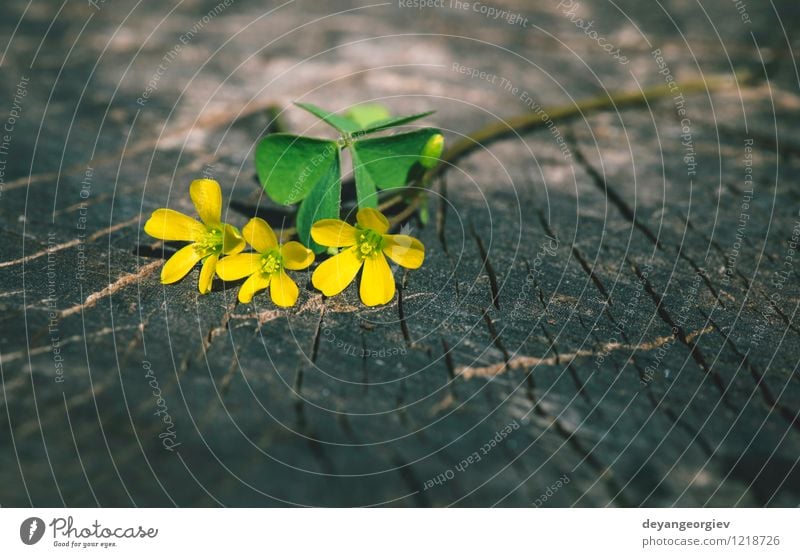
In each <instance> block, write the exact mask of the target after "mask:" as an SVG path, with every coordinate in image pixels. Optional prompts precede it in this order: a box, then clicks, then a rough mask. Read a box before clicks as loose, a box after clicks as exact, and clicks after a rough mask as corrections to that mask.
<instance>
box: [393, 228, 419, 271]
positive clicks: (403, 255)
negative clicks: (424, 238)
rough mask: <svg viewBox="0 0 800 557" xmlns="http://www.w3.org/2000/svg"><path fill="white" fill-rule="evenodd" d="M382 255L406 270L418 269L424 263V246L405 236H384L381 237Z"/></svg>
mask: <svg viewBox="0 0 800 557" xmlns="http://www.w3.org/2000/svg"><path fill="white" fill-rule="evenodd" d="M383 253H385V254H386V256H387V257H388V258H389V259H391V260H392V261H394V262H395V263H397V264H398V265H401V266H403V267H406V268H407V269H419V268H420V267H421V266H422V262H423V261H425V246H423V245H422V242H420V241H419V240H417V239H416V238H412V237H411V236H406V235H405V234H386V235H385V236H384V237H383Z"/></svg>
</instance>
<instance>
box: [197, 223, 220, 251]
mask: <svg viewBox="0 0 800 557" xmlns="http://www.w3.org/2000/svg"><path fill="white" fill-rule="evenodd" d="M197 249H198V250H199V251H201V252H202V253H203V254H205V255H211V254H215V253H217V254H218V253H221V252H222V230H220V229H219V228H209V229H207V230H206V233H205V234H203V237H202V238H201V239H200V240H199V241H198V242H197Z"/></svg>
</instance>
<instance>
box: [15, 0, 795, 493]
mask: <svg viewBox="0 0 800 557" xmlns="http://www.w3.org/2000/svg"><path fill="white" fill-rule="evenodd" d="M445 2H446V3H449V0H445ZM229 4H230V5H229V6H228V7H224V9H222V10H221V11H220V13H219V14H218V15H214V16H213V17H210V18H208V21H207V22H206V23H202V24H201V25H200V26H199V28H198V22H202V21H203V20H202V18H203V16H206V15H207V14H209V13H210V12H212V11H213V10H214V9H215V6H217V2H215V1H214V0H210V1H208V0H203V1H193V2H184V3H182V4H181V5H180V6H176V3H175V2H155V1H151V2H143V3H141V5H138V4H137V3H134V2H119V3H118V2H106V3H98V4H97V7H92V6H91V5H87V3H86V2H67V3H64V5H63V6H61V4H60V3H57V2H56V3H52V2H42V1H35V2H33V3H31V4H30V7H29V8H27V9H26V5H27V3H26V2H22V1H15V2H10V3H8V4H7V6H5V7H4V9H5V10H6V14H5V15H4V16H3V18H2V21H0V36H1V37H2V44H3V46H4V47H5V45H8V46H7V48H6V51H5V54H4V56H3V60H2V65H0V75H2V80H1V81H2V85H0V87H2V90H3V94H4V95H3V98H4V99H5V100H4V106H2V107H0V110H3V112H2V113H0V114H1V115H2V120H3V123H4V124H6V123H8V122H10V121H11V120H10V119H13V120H14V122H13V123H12V128H13V129H12V131H10V132H7V133H8V137H9V141H8V149H7V154H4V155H3V158H4V160H5V167H4V175H3V182H2V190H0V223H1V225H2V238H3V241H2V242H0V281H1V282H0V286H2V288H0V310H2V311H0V330H1V331H2V338H0V371H1V372H2V373H1V374H0V379H1V380H2V383H1V386H2V394H3V396H2V397H0V407H2V411H0V485H1V486H2V488H0V505H3V506H27V505H35V506H51V505H54V506H60V505H71V506H93V505H103V506H112V505H114V506H129V505H136V506H171V505H179V506H208V505H211V506H214V505H225V506H263V505H268V506H273V505H277V506H283V505H287V506H289V505H323V506H350V505H398V506H446V505H455V506H489V505H499V506H522V507H528V506H532V505H533V506H542V507H546V506H571V505H575V506H605V505H611V506H637V505H650V506H670V505H678V506H703V505H710V506H729V505H739V506H762V505H767V506H795V505H797V504H798V503H800V468H799V467H798V466H797V462H798V458H800V451H798V448H799V447H800V443H798V439H799V438H800V421H799V420H798V411H799V410H800V404H799V403H800V397H799V396H798V394H799V393H800V376H798V372H797V366H798V361H799V359H800V342H798V335H799V334H800V329H799V328H798V322H797V317H796V312H797V308H798V295H799V294H800V293H799V290H800V282H798V265H797V261H798V254H797V252H796V251H792V250H794V249H796V247H797V246H796V245H795V244H793V242H796V241H797V240H798V236H800V214H799V213H798V210H800V194H799V193H798V191H800V190H798V187H797V176H798V173H797V171H798V167H799V166H800V158H799V157H798V153H799V152H800V151H799V150H798V149H800V138H799V137H798V134H797V131H796V130H797V123H798V118H797V114H798V107H800V96H799V95H798V74H797V71H796V69H795V66H794V65H793V62H794V57H795V56H796V54H797V53H796V52H795V51H792V50H790V47H789V45H791V44H794V41H793V40H794V39H796V37H793V36H792V35H791V33H793V32H796V29H797V28H798V25H797V23H798V21H797V17H798V11H797V6H796V5H795V4H794V3H793V2H790V1H788V0H786V1H776V2H773V3H770V5H766V3H758V5H756V3H749V4H748V10H749V11H748V12H746V14H747V16H748V19H749V23H748V22H747V21H743V19H742V15H741V14H740V13H739V12H738V11H737V10H736V7H735V4H734V3H731V2H703V3H702V6H701V4H700V3H697V2H683V1H677V0H674V1H673V0H670V1H661V2H635V1H633V0H630V1H627V0H626V1H616V2H607V1H606V0H592V1H590V0H582V1H580V2H575V3H574V4H576V5H578V7H577V8H575V11H574V12H571V14H572V15H570V13H565V12H569V10H570V8H569V4H570V2H562V3H561V4H562V5H561V6H558V5H557V2H555V1H554V2H543V1H541V2H540V1H535V2H521V1H517V2H504V1H499V0H498V1H496V2H492V3H491V4H487V5H491V6H493V7H495V8H498V9H504V10H508V11H509V13H517V14H520V17H525V18H527V20H526V21H525V22H524V23H523V22H522V21H518V22H514V23H510V16H501V17H498V18H496V19H495V18H493V17H489V16H487V15H485V14H482V13H480V12H479V11H475V10H473V9H467V10H459V9H454V8H450V7H449V4H448V6H447V7H444V8H427V9H425V10H417V9H412V8H403V7H400V5H399V4H398V2H397V1H393V2H391V3H389V4H385V5H376V6H370V5H369V3H366V2H352V3H351V2H339V1H337V2H312V1H310V0H309V1H298V2H291V3H289V4H288V5H285V6H283V7H279V5H278V4H277V3H272V2H253V1H243V0H242V1H240V0H237V1H235V2H232V3H229ZM762 4H765V5H762ZM771 4H774V6H775V8H774V9H773V8H772V6H771ZM23 12H24V13H23ZM336 12H340V13H336ZM577 17H581V18H582V19H583V20H584V21H585V22H588V21H590V20H592V21H594V24H593V26H592V29H596V30H597V32H598V33H599V36H602V37H605V38H606V39H607V42H608V43H609V44H612V45H613V46H615V47H618V48H619V49H620V52H621V53H622V54H623V55H624V56H625V57H626V59H627V60H628V63H627V64H623V63H622V62H621V61H620V60H619V59H615V57H614V56H613V55H612V54H609V52H607V51H605V50H603V49H602V48H601V46H600V45H599V44H598V43H597V42H596V41H595V40H594V39H593V37H592V36H591V35H587V33H586V32H585V31H584V30H582V29H580V28H579V27H577V25H576V24H577V23H578V21H577V19H576V18H577ZM573 20H574V21H573ZM18 22H19V24H18ZM193 29H194V30H193ZM786 34H789V36H788V37H787V36H786ZM182 39H183V40H185V42H183V40H182ZM176 45H180V47H181V48H180V51H174V48H175V46H176ZM655 49H660V50H661V51H662V53H663V54H664V56H665V60H666V63H667V69H668V71H669V72H670V73H671V74H672V75H673V76H674V77H675V79H676V81H677V84H678V85H677V86H678V87H679V88H681V90H680V92H681V93H683V94H684V99H683V102H685V110H686V114H685V115H680V114H679V113H678V109H679V108H681V106H677V105H676V103H675V102H674V101H673V99H661V100H658V101H655V102H652V103H649V104H647V105H642V106H639V107H629V108H625V109H621V110H614V109H613V108H612V109H610V110H603V111H596V112H592V113H587V114H586V115H585V116H582V117H578V118H572V119H570V120H567V121H561V120H559V121H556V122H555V123H554V126H555V127H554V128H553V129H547V128H545V129H541V130H538V131H535V132H532V133H526V134H522V135H521V136H520V137H510V138H505V139H503V140H501V141H496V142H492V143H490V144H487V145H485V146H482V147H481V148H480V149H477V150H476V151H474V152H473V153H471V154H470V155H469V156H467V157H465V158H463V159H461V160H459V161H458V163H457V165H455V166H454V167H453V168H451V169H449V170H448V171H447V172H446V173H445V174H444V176H443V178H442V179H441V180H437V181H436V182H435V183H434V184H433V187H432V190H431V194H430V196H429V200H430V210H431V219H430V222H429V223H428V225H427V226H422V223H421V222H420V221H419V220H418V219H417V218H412V219H410V220H408V222H407V223H406V226H407V227H410V228H411V229H412V230H413V233H414V234H415V235H417V236H418V237H419V238H420V239H421V240H422V241H423V242H424V244H425V246H426V249H427V259H426V262H425V264H424V266H423V267H422V268H421V269H420V270H418V271H414V272H408V273H402V272H398V275H397V277H398V281H399V282H400V283H401V288H400V291H399V296H398V297H397V298H396V299H395V300H394V301H393V302H392V303H391V304H389V305H387V306H385V307H380V308H373V309H370V308H365V307H364V306H362V305H361V304H360V302H359V300H358V294H357V288H356V286H351V287H350V288H348V290H347V291H346V292H345V293H344V294H343V295H341V296H338V297H335V298H331V299H324V298H323V297H322V296H321V295H320V294H319V293H318V292H316V291H314V290H313V288H311V285H310V274H307V273H300V274H299V276H298V279H299V283H300V285H301V295H300V300H299V302H298V305H297V307H296V308H294V309H291V310H289V311H283V310H277V309H276V308H275V307H274V306H273V305H272V304H271V302H270V301H269V298H268V296H265V295H261V296H258V297H256V299H255V300H254V302H253V303H252V304H248V305H241V304H238V303H237V301H236V285H235V284H227V285H226V284H223V283H221V282H217V283H216V284H215V287H214V291H213V292H212V293H211V294H210V295H208V296H203V297H201V296H198V295H197V292H196V281H197V275H198V272H199V271H198V270H195V271H193V272H192V273H191V274H190V275H189V277H188V278H187V279H186V280H184V281H182V282H181V283H179V284H177V285H174V286H167V287H164V286H162V285H161V284H160V283H159V281H158V273H159V270H160V267H161V265H162V264H163V260H164V259H163V258H164V256H165V255H166V256H168V255H170V254H171V253H172V252H173V251H174V246H172V245H168V246H166V247H163V246H161V245H160V244H159V243H157V242H154V241H153V240H152V239H150V238H148V237H146V236H145V235H144V233H143V231H142V225H143V223H144V221H145V220H146V218H147V216H148V215H149V213H150V211H152V210H154V209H156V208H158V207H162V206H169V207H173V208H175V209H178V210H182V211H184V212H190V213H191V212H192V207H191V204H190V201H189V197H188V185H189V183H190V181H191V180H192V179H194V178H196V177H199V176H201V175H203V174H204V173H205V174H207V175H209V176H212V177H214V178H216V179H217V180H219V182H220V183H221V184H222V187H223V193H224V196H225V200H226V209H225V211H226V216H227V218H228V219H229V221H230V222H232V223H234V224H237V225H239V226H241V225H243V224H244V223H245V222H246V221H247V219H249V218H250V217H252V216H254V215H256V214H257V215H260V216H264V217H265V218H267V219H268V220H270V222H271V223H272V224H273V225H275V226H280V225H281V223H282V222H285V223H286V225H287V226H288V225H290V224H291V221H292V213H291V211H289V210H287V209H286V208H283V207H278V206H276V205H274V204H272V203H271V202H270V201H269V200H268V199H266V198H265V196H264V195H263V193H262V192H261V190H260V188H259V186H258V184H257V182H256V180H255V177H254V166H253V161H252V155H253V148H254V145H255V143H256V142H257V140H258V139H259V138H260V137H262V136H263V135H264V134H265V133H267V132H268V131H269V130H270V122H271V116H270V112H269V111H268V108H269V107H270V106H273V105H276V106H279V107H281V108H286V111H285V112H283V113H282V114H281V115H280V118H281V119H282V122H284V125H285V126H286V127H287V128H288V129H290V130H292V131H294V132H296V133H306V134H317V135H324V134H327V133H328V131H327V129H326V128H325V127H324V126H320V125H318V124H316V123H315V122H314V120H313V118H312V117H311V116H310V115H308V114H305V113H304V112H303V111H301V110H299V109H292V108H290V106H291V102H292V101H295V100H298V101H308V102H314V103H317V104H319V105H322V106H324V107H326V108H330V109H332V110H339V109H343V108H345V107H348V106H350V105H352V104H355V103H359V102H363V101H368V100H377V101H380V102H384V103H386V104H387V105H388V106H390V107H391V108H392V110H393V111H394V112H396V113H398V114H402V113H410V112H417V111H422V110H426V109H435V110H436V111H437V112H436V114H435V115H433V116H432V117H430V118H428V119H426V120H424V121H423V123H424V124H434V125H437V126H440V127H441V128H442V129H443V130H445V134H446V137H447V141H448V142H449V143H452V142H454V141H456V140H458V139H459V138H460V137H461V136H463V135H464V134H468V133H470V132H472V131H474V130H476V129H478V128H480V127H481V126H483V125H486V124H490V123H492V122H496V121H497V120H498V119H502V118H507V117H511V116H515V115H518V114H522V113H525V112H526V111H529V110H531V109H532V108H531V107H532V106H534V105H532V103H534V102H535V103H537V105H535V106H539V105H541V106H547V107H552V106H562V105H570V104H572V103H574V102H576V101H580V100H583V99H587V98H593V97H598V96H599V97H603V96H607V95H608V94H609V92H613V91H636V90H638V88H639V87H646V86H653V85H658V84H660V83H663V82H664V75H663V74H660V73H659V70H660V69H661V68H659V65H658V62H657V60H656V57H654V55H653V54H652V51H653V50H655ZM170 51H173V54H170ZM454 64H456V65H457V66H454ZM159 65H161V69H159ZM462 67H467V68H477V69H478V70H479V71H484V72H487V75H485V76H483V77H484V78H482V77H481V76H480V75H478V76H476V77H470V75H467V74H465V73H463V72H461V71H458V69H459V68H462ZM740 70H745V71H748V72H750V73H751V75H752V78H751V79H749V80H747V81H744V80H742V81H739V82H738V83H737V82H735V81H734V80H733V78H732V77H731V75H732V72H733V71H740ZM465 71H466V70H465ZM718 75H723V76H724V75H727V76H728V83H729V85H728V86H727V87H723V88H718V89H715V90H714V91H713V92H710V93H708V92H705V91H702V90H701V91H699V92H698V91H690V90H689V88H688V86H687V89H686V91H683V89H682V88H683V87H684V86H685V84H688V83H691V82H694V81H696V80H697V79H698V78H700V79H702V78H703V77H709V76H718ZM491 76H497V77H496V78H493V77H491ZM23 79H26V80H27V81H24V82H23V85H24V87H23V89H24V91H25V95H24V96H21V95H20V94H19V92H18V90H17V89H18V87H17V84H18V83H19V82H20V80H23ZM148 83H150V85H148ZM507 83H508V84H510V86H509V87H506V84H507ZM148 87H150V92H149V93H146V91H147V90H148ZM514 88H517V89H518V90H517V91H516V92H515V91H514ZM523 93H526V94H524V95H523ZM676 94H677V92H676ZM15 95H16V97H17V101H16V104H15V101H14V98H15ZM145 97H146V98H145ZM528 99H530V100H528ZM678 104H680V103H678ZM15 114H16V116H14V115H15ZM684 118H687V119H688V123H687V122H684V124H685V126H684V124H682V120H683V119H684ZM684 128H685V129H684ZM687 132H688V134H689V135H688V136H684V137H683V138H682V134H684V135H685V134H686V133H687ZM749 140H752V142H750V141H749ZM750 143H752V151H748V150H747V149H746V146H748V145H749V144H750ZM687 153H688V154H689V155H691V156H692V157H693V159H685V157H686V156H687ZM748 157H749V158H748ZM746 160H751V162H747V163H746ZM749 164H751V165H752V181H753V184H752V190H753V191H752V192H748V190H749V189H750V187H749V184H748V183H747V182H746V178H747V166H748V165H749ZM349 202H350V203H352V201H349ZM743 215H744V216H743ZM156 387H157V389H158V390H155V389H156ZM159 394H160V396H161V399H162V400H159V399H158V398H157V397H158V395H159ZM154 395H155V396H154ZM166 416H168V417H169V421H170V422H171V425H170V424H168V423H165V422H164V419H162V418H166ZM171 445H174V446H171ZM476 456H477V458H476Z"/></svg>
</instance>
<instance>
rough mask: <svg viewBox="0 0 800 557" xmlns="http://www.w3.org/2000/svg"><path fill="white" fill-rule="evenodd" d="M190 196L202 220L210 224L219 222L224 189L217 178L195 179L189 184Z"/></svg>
mask: <svg viewBox="0 0 800 557" xmlns="http://www.w3.org/2000/svg"><path fill="white" fill-rule="evenodd" d="M189 196H190V197H191V198H192V203H194V208H195V209H197V214H198V215H200V220H202V221H203V222H204V223H205V224H206V225H208V226H211V225H214V224H219V219H220V217H221V216H222V190H221V189H220V187H219V183H218V182H217V181H216V180H209V179H207V178H203V179H200V180H194V181H193V182H192V183H191V184H190V185H189Z"/></svg>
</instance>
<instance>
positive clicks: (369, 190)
mask: <svg viewBox="0 0 800 557" xmlns="http://www.w3.org/2000/svg"><path fill="white" fill-rule="evenodd" d="M350 154H351V155H352V156H353V176H354V177H355V180H356V198H357V199H358V208H359V209H363V208H364V207H372V208H373V209H375V208H377V207H378V190H377V189H376V186H375V181H374V180H373V179H372V176H370V175H369V173H368V172H367V169H366V167H365V166H364V165H363V164H362V163H361V159H360V158H359V157H358V153H357V152H356V150H355V149H350Z"/></svg>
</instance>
